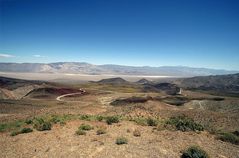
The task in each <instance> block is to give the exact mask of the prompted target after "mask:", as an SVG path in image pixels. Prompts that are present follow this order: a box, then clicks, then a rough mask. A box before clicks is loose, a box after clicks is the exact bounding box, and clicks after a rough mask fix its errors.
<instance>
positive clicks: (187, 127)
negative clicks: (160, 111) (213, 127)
mask: <svg viewBox="0 0 239 158" xmlns="http://www.w3.org/2000/svg"><path fill="white" fill-rule="evenodd" d="M166 124H169V125H174V126H175V127H176V129H177V130H180V131H183V132H184V131H203V130H204V127H203V126H202V125H201V124H198V123H196V122H194V121H193V120H192V119H190V118H187V117H185V116H178V117H171V118H170V119H169V120H168V121H166Z"/></svg>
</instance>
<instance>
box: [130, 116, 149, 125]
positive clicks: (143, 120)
mask: <svg viewBox="0 0 239 158" xmlns="http://www.w3.org/2000/svg"><path fill="white" fill-rule="evenodd" d="M132 121H134V122H135V123H137V124H138V125H141V126H147V119H146V118H143V117H137V118H134V119H133V120H132Z"/></svg>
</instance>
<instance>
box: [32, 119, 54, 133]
mask: <svg viewBox="0 0 239 158" xmlns="http://www.w3.org/2000/svg"><path fill="white" fill-rule="evenodd" d="M51 126H52V125H51V123H50V122H49V121H45V120H44V119H43V118H36V119H35V122H34V125H33V127H34V128H35V129H36V130H38V131H45V130H51Z"/></svg>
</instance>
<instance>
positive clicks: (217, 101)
mask: <svg viewBox="0 0 239 158" xmlns="http://www.w3.org/2000/svg"><path fill="white" fill-rule="evenodd" d="M141 81H142V82H141ZM141 81H140V82H129V81H126V80H124V79H122V78H111V79H104V80H100V81H98V82H88V83H81V84H76V85H66V84H65V85H60V84H53V83H48V82H42V81H27V80H17V79H11V78H2V82H1V83H2V84H1V90H2V91H4V93H2V92H1V95H2V96H5V98H3V97H2V98H1V99H0V146H1V148H0V157H19V155H20V157H23V158H25V157H26V158H27V157H41V158H42V157H51V158H52V157H56V158H57V157H69V156H70V157H83V158H88V157H92V158H93V157H95V158H98V157H99V158H100V157H114V158H122V157H132V158H137V157H152V158H153V157H159V158H161V157H169V158H175V157H181V156H182V155H183V154H184V153H185V150H186V149H188V148H190V147H194V146H197V147H196V149H198V148H200V149H202V150H203V151H204V152H206V153H207V154H208V155H209V156H210V157H218V158H237V157H238V155H239V152H238V151H239V146H238V144H239V136H238V129H239V107H238V104H239V99H238V98H236V97H228V96H216V95H211V94H208V93H204V92H199V91H192V90H188V89H183V90H182V92H181V93H180V94H179V93H178V92H179V91H180V89H181V87H180V85H176V84H173V83H157V82H151V81H148V80H146V79H144V80H141ZM233 83H234V82H233ZM7 84H9V86H7ZM29 86H33V88H31V89H29V90H22V91H21V94H22V95H23V93H25V94H24V97H19V98H18V97H16V96H17V95H16V94H17V93H16V92H15V91H16V90H19V91H20V90H21V89H23V88H26V87H29ZM34 86H35V87H34ZM147 86H148V87H149V86H150V88H148V89H147ZM26 89H27V88H26ZM146 89H147V91H145V90H146ZM6 90H8V91H9V92H11V95H14V97H13V96H11V95H9V94H8V93H6ZM82 92H84V93H82ZM169 92H170V93H169ZM172 92H173V93H172ZM59 97H60V99H57V98H59Z"/></svg>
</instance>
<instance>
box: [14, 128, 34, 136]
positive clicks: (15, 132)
mask: <svg viewBox="0 0 239 158" xmlns="http://www.w3.org/2000/svg"><path fill="white" fill-rule="evenodd" d="M32 131H33V130H32V129H31V128H23V129H22V130H20V131H13V132H12V133H11V134H10V136H16V135H18V134H22V133H30V132H32Z"/></svg>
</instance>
